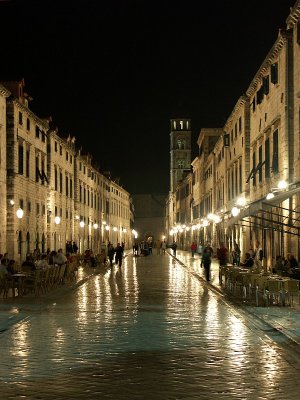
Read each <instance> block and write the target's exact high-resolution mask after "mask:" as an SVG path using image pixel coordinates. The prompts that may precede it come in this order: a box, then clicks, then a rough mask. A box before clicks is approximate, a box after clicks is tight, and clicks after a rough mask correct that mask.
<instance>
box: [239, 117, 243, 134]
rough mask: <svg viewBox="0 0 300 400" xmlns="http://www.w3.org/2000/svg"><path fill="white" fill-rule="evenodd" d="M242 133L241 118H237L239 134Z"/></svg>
mask: <svg viewBox="0 0 300 400" xmlns="http://www.w3.org/2000/svg"><path fill="white" fill-rule="evenodd" d="M241 133H242V117H240V118H239V134H241Z"/></svg>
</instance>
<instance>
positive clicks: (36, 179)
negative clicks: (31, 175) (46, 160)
mask: <svg viewBox="0 0 300 400" xmlns="http://www.w3.org/2000/svg"><path fill="white" fill-rule="evenodd" d="M35 181H36V182H38V181H39V156H38V155H37V156H35Z"/></svg>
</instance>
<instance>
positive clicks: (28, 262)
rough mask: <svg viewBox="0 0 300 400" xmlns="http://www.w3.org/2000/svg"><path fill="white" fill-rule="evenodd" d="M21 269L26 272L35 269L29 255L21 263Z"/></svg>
mask: <svg viewBox="0 0 300 400" xmlns="http://www.w3.org/2000/svg"><path fill="white" fill-rule="evenodd" d="M22 270H23V271H27V272H32V271H35V270H36V267H35V265H34V263H33V262H32V261H31V256H30V255H27V256H26V260H25V261H23V263H22Z"/></svg>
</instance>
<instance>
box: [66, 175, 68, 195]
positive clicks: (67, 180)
mask: <svg viewBox="0 0 300 400" xmlns="http://www.w3.org/2000/svg"><path fill="white" fill-rule="evenodd" d="M66 196H69V178H68V177H67V176H66Z"/></svg>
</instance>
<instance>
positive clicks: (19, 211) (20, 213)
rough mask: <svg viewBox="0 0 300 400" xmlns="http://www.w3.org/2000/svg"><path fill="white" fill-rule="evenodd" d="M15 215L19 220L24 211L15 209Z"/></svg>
mask: <svg viewBox="0 0 300 400" xmlns="http://www.w3.org/2000/svg"><path fill="white" fill-rule="evenodd" d="M16 215H17V217H18V218H19V219H21V218H23V215H24V211H23V210H22V208H21V207H19V208H18V209H17V211H16Z"/></svg>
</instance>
